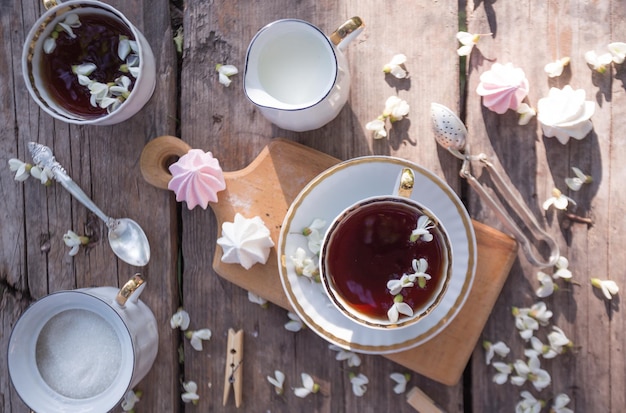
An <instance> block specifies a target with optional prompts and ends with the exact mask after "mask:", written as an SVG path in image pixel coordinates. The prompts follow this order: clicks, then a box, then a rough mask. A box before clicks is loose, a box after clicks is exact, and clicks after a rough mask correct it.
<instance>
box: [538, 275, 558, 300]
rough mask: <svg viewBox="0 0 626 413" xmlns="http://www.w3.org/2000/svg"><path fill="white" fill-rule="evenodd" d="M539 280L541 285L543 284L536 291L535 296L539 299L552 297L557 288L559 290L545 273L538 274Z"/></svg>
mask: <svg viewBox="0 0 626 413" xmlns="http://www.w3.org/2000/svg"><path fill="white" fill-rule="evenodd" d="M537 279H538V280H539V283H541V286H540V287H539V288H537V289H536V290H535V295H537V297H539V298H545V297H549V296H551V295H552V293H553V292H554V290H555V288H558V287H556V286H555V285H554V281H552V277H550V276H549V275H548V274H546V273H545V272H543V271H539V272H537Z"/></svg>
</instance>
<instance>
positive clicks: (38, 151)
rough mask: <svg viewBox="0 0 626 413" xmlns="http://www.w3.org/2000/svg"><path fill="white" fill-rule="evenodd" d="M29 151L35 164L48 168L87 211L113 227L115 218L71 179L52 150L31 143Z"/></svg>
mask: <svg viewBox="0 0 626 413" xmlns="http://www.w3.org/2000/svg"><path fill="white" fill-rule="evenodd" d="M28 150H29V151H30V156H31V157H32V158H33V162H34V163H35V164H36V165H40V166H42V167H44V168H48V169H49V170H50V171H51V172H52V174H53V176H54V179H55V180H56V181H58V182H59V183H60V184H61V185H63V188H65V189H67V191H68V192H69V193H70V194H72V196H73V197H74V198H76V199H77V200H78V201H79V202H80V203H81V204H83V205H84V206H85V207H87V209H89V210H90V211H91V212H93V213H94V214H96V215H97V216H98V217H99V218H100V219H101V220H103V221H104V222H105V223H106V224H107V226H109V225H111V224H112V222H113V221H114V219H113V218H110V217H108V216H107V215H106V214H105V213H104V212H102V210H101V209H100V208H98V206H97V205H96V204H95V203H94V202H93V201H92V200H91V198H89V196H87V194H86V193H85V192H84V191H83V190H82V189H80V187H79V186H78V185H77V184H76V182H74V181H73V180H72V178H70V176H69V175H68V174H67V172H66V171H65V169H64V168H63V166H61V164H60V163H59V162H57V160H56V159H55V158H54V154H53V153H52V149H50V148H49V147H47V146H45V145H42V144H40V143H36V142H30V143H29V144H28Z"/></svg>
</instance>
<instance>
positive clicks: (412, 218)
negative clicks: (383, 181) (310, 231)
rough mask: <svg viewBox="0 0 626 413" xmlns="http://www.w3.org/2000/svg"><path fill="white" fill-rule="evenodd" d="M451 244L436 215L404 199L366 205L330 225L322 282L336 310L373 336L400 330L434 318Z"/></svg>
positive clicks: (322, 257) (383, 198)
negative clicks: (374, 332) (381, 331)
mask: <svg viewBox="0 0 626 413" xmlns="http://www.w3.org/2000/svg"><path fill="white" fill-rule="evenodd" d="M451 261H452V258H451V247H450V243H449V240H448V236H447V234H446V232H445V229H444V228H443V226H442V225H441V223H440V222H439V221H438V220H437V218H436V217H435V215H434V214H433V213H432V212H430V211H429V210H428V209H426V208H425V207H423V206H421V205H420V204H418V203H417V202H415V201H414V200H412V199H410V198H406V197H402V196H378V197H372V198H367V199H364V200H361V201H359V202H357V203H356V204H354V205H352V206H350V207H348V208H347V209H345V210H344V211H343V212H342V213H341V214H339V216H338V217H337V218H335V220H334V221H333V223H332V224H331V225H330V227H329V229H328V231H327V233H326V235H325V238H324V240H323V243H322V249H321V252H320V277H321V280H322V283H323V285H324V288H325V290H326V292H327V293H328V296H329V297H330V300H331V302H332V303H333V304H334V305H335V306H336V307H337V308H338V309H339V311H340V312H341V313H342V314H344V315H346V316H347V317H349V318H350V319H352V320H354V321H356V322H358V323H360V324H363V325H366V326H368V327H373V328H382V329H388V328H400V327H406V326H408V325H411V324H414V323H416V322H418V321H419V320H420V319H421V318H423V317H425V316H426V315H427V314H428V313H429V312H431V311H432V310H433V309H434V308H435V307H436V306H437V304H438V303H439V301H440V300H441V298H442V296H443V294H444V293H445V291H446V287H447V284H448V281H449V279H450V271H451V268H452V262H451Z"/></svg>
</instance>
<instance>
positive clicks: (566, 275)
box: [552, 256, 572, 281]
mask: <svg viewBox="0 0 626 413" xmlns="http://www.w3.org/2000/svg"><path fill="white" fill-rule="evenodd" d="M568 267H569V261H568V260H567V258H565V257H563V256H560V257H559V258H558V259H557V260H556V264H555V268H556V271H555V272H554V273H553V274H552V278H554V279H555V280H556V279H557V278H562V279H564V280H566V281H569V280H571V279H572V272H571V271H570V270H569V269H568Z"/></svg>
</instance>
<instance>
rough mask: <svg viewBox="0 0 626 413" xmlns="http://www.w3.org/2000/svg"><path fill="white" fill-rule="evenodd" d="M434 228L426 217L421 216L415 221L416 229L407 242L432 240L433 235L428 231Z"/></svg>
mask: <svg viewBox="0 0 626 413" xmlns="http://www.w3.org/2000/svg"><path fill="white" fill-rule="evenodd" d="M433 228H435V224H434V223H433V222H432V221H431V220H430V218H429V217H428V216H426V215H422V216H420V217H419V218H418V219H417V227H416V228H415V229H414V230H413V231H412V232H411V236H410V237H409V240H410V241H411V242H415V241H417V240H418V239H420V238H421V239H423V240H424V241H426V242H430V241H432V240H433V234H431V233H430V230H431V229H433Z"/></svg>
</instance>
